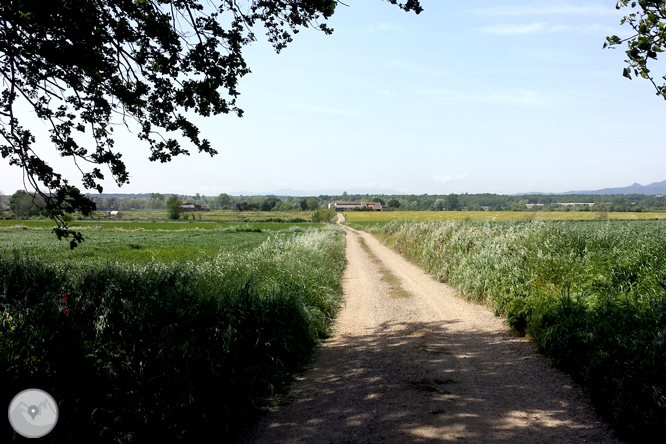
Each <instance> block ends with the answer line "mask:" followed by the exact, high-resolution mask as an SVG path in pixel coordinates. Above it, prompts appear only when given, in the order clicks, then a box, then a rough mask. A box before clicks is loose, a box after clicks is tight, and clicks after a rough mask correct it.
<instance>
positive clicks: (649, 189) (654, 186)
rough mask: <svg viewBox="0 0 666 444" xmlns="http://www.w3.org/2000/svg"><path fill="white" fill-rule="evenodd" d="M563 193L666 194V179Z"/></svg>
mask: <svg viewBox="0 0 666 444" xmlns="http://www.w3.org/2000/svg"><path fill="white" fill-rule="evenodd" d="M562 194H648V195H652V194H666V180H663V181H661V182H654V183H651V184H650V185H641V184H639V183H634V184H633V185H630V186H628V187H621V188H604V189H602V190H593V191H569V192H566V193H562Z"/></svg>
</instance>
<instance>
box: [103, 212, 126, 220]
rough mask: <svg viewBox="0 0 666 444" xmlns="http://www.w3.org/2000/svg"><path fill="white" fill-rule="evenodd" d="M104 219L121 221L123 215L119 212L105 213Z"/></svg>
mask: <svg viewBox="0 0 666 444" xmlns="http://www.w3.org/2000/svg"><path fill="white" fill-rule="evenodd" d="M104 217H108V218H109V219H122V218H123V213H121V212H120V211H107V212H106V214H105V215H104Z"/></svg>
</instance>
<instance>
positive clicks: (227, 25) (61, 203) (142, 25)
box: [0, 0, 422, 248]
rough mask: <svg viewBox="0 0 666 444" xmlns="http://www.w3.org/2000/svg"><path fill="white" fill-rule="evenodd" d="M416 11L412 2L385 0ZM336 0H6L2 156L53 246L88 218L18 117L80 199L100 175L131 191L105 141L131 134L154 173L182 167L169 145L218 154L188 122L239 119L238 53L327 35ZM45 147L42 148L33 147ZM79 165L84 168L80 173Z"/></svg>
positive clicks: (241, 68) (177, 150) (1, 23)
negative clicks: (42, 129) (26, 187)
mask: <svg viewBox="0 0 666 444" xmlns="http://www.w3.org/2000/svg"><path fill="white" fill-rule="evenodd" d="M385 1H387V2H388V3H392V4H394V5H397V6H398V7H400V8H401V9H403V10H404V11H413V12H416V13H417V14H418V13H420V12H421V11H422V8H421V6H420V4H419V1H418V0H405V1H404V3H399V2H398V1H397V0H385ZM338 5H344V3H342V2H338V1H335V0H217V1H210V2H206V1H203V0H77V1H69V0H50V1H48V2H45V1H42V0H7V1H3V2H2V3H0V75H1V76H2V93H1V95H0V139H1V140H2V141H1V142H0V154H1V155H2V157H3V158H5V159H8V161H9V163H10V164H11V165H16V166H17V167H19V168H22V169H23V172H24V177H25V178H26V179H27V181H28V183H29V184H30V185H31V187H33V188H34V189H35V190H36V191H37V193H38V194H39V195H41V196H42V197H43V198H44V199H45V202H46V204H45V206H46V208H45V210H46V211H47V213H48V214H49V215H50V216H51V217H52V218H53V219H54V220H55V221H56V222H57V223H58V225H57V228H56V229H55V232H56V234H57V235H58V237H59V238H60V237H70V235H71V236H73V239H72V240H71V241H70V245H71V246H72V248H73V247H74V246H76V244H77V242H80V241H81V240H82V237H81V235H80V233H75V232H73V231H72V230H70V229H69V228H68V226H67V223H66V218H65V215H66V214H67V213H72V212H75V211H80V212H82V213H83V214H84V215H88V214H90V212H91V211H93V210H94V209H95V205H94V203H93V202H92V201H91V200H90V199H88V198H87V197H86V196H85V195H84V194H83V193H82V192H81V190H79V189H78V188H77V187H75V186H72V185H70V183H69V180H68V178H65V177H63V175H62V174H61V173H59V172H57V171H55V170H54V169H53V168H52V167H51V166H50V165H48V164H47V163H46V162H45V161H44V160H43V159H42V158H40V156H39V155H38V154H37V153H36V152H35V150H34V149H33V148H34V145H35V143H37V140H36V137H35V135H34V134H33V132H32V131H31V130H30V128H28V127H27V126H25V124H24V123H22V116H21V115H20V111H19V109H23V108H24V107H27V108H28V109H30V110H31V111H32V112H33V113H34V114H35V115H36V116H37V118H39V119H41V120H42V121H44V122H46V124H47V126H48V128H49V131H50V143H51V145H52V147H53V148H55V150H56V151H57V152H58V153H59V154H60V155H61V156H63V157H68V158H71V159H72V161H73V162H75V164H76V166H77V167H78V168H79V170H80V172H81V178H82V183H83V186H84V188H86V189H94V190H97V191H98V192H102V185H101V181H102V180H103V179H104V177H105V174H108V173H105V172H103V171H102V168H101V167H108V168H109V171H110V174H111V177H112V178H113V180H114V181H115V182H116V183H117V184H118V185H123V184H126V183H129V173H128V171H127V170H126V168H125V164H124V162H123V160H122V154H121V153H120V152H119V150H118V149H116V148H115V146H114V138H113V135H114V134H113V131H114V127H116V126H124V127H126V128H128V129H131V130H133V131H136V133H137V136H138V138H139V139H140V140H141V141H143V142H145V143H146V144H147V146H148V147H149V149H150V156H149V159H150V160H151V161H159V162H168V161H170V160H171V159H172V158H173V157H174V156H178V155H188V154H189V151H188V149H187V148H186V147H183V146H182V145H181V143H180V142H179V140H178V139H177V136H175V135H174V133H176V134H179V135H180V136H181V137H183V138H184V139H185V140H187V141H189V142H191V143H192V144H193V145H194V146H195V147H196V148H197V149H198V151H199V152H202V153H206V154H209V155H211V156H212V155H215V154H216V153H217V150H216V148H215V147H213V146H212V145H211V143H210V142H209V141H208V140H207V139H206V138H204V137H202V135H201V134H200V131H199V129H198V128H197V127H196V125H195V124H194V123H192V121H191V119H190V118H189V117H187V116H186V113H187V112H194V113H196V114H198V115H201V116H211V115H218V114H235V115H237V116H239V117H240V116H242V115H243V110H242V109H241V108H240V107H239V106H238V104H237V98H238V95H239V91H238V80H239V79H240V78H241V77H243V76H244V75H246V74H248V73H249V72H250V68H249V67H248V66H247V64H246V63H245V59H244V57H243V49H244V47H245V46H246V45H248V44H249V43H251V42H253V41H255V40H256V39H257V38H256V35H255V32H256V30H257V28H258V27H259V26H263V28H264V31H265V34H266V37H267V40H268V41H269V42H270V44H271V45H272V46H273V47H274V49H275V50H276V51H277V52H280V51H281V50H282V49H284V48H285V47H286V46H287V44H288V43H289V42H291V41H292V38H293V36H294V35H295V34H297V33H298V32H299V30H300V29H302V28H315V29H318V30H320V31H322V32H324V33H326V34H330V33H331V32H332V31H333V30H332V29H331V28H329V27H328V26H327V25H326V22H325V21H326V20H327V19H328V18H330V17H331V15H333V13H334V12H335V9H336V7H337V6H338ZM39 143H40V144H43V143H44V141H39ZM86 163H87V164H89V165H88V167H86Z"/></svg>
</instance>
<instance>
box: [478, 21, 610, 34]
mask: <svg viewBox="0 0 666 444" xmlns="http://www.w3.org/2000/svg"><path fill="white" fill-rule="evenodd" d="M479 30H480V31H482V32H485V33H487V34H498V35H511V34H531V33H535V32H543V33H555V32H570V33H571V32H577V33H590V32H594V33H599V32H601V31H604V32H614V29H611V28H608V27H604V26H601V25H599V24H597V23H592V24H588V25H576V26H572V25H549V24H547V23H532V24H529V25H505V24H502V25H495V26H487V27H485V28H479Z"/></svg>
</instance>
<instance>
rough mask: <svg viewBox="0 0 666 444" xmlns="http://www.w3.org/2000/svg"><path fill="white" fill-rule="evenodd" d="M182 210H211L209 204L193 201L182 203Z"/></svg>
mask: <svg viewBox="0 0 666 444" xmlns="http://www.w3.org/2000/svg"><path fill="white" fill-rule="evenodd" d="M180 211H210V207H209V206H208V205H199V204H196V203H193V202H185V203H184V204H181V205H180Z"/></svg>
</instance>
